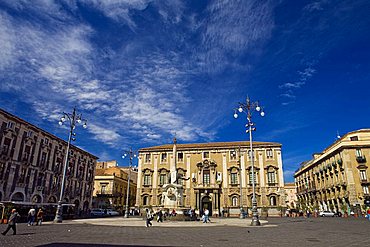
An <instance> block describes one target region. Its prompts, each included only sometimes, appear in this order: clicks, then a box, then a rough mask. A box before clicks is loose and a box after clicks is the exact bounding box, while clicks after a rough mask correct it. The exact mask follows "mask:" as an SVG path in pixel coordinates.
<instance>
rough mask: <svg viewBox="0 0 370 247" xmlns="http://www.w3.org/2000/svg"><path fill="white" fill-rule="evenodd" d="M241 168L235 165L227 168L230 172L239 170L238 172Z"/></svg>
mask: <svg viewBox="0 0 370 247" xmlns="http://www.w3.org/2000/svg"><path fill="white" fill-rule="evenodd" d="M239 169H240V168H239V166H235V165H233V166H230V167H229V168H227V170H228V171H232V170H237V171H239Z"/></svg>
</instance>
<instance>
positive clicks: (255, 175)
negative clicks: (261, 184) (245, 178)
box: [249, 172, 258, 184]
mask: <svg viewBox="0 0 370 247" xmlns="http://www.w3.org/2000/svg"><path fill="white" fill-rule="evenodd" d="M257 182H258V181H257V172H254V183H255V184H256V183H257ZM252 183H253V173H252V172H249V184H252Z"/></svg>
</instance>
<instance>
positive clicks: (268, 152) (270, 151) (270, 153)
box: [266, 149, 273, 159]
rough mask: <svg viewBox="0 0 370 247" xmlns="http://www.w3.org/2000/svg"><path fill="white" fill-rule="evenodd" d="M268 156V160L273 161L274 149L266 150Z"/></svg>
mask: <svg viewBox="0 0 370 247" xmlns="http://www.w3.org/2000/svg"><path fill="white" fill-rule="evenodd" d="M266 156H267V158H268V159H272V157H273V156H272V149H267V150H266Z"/></svg>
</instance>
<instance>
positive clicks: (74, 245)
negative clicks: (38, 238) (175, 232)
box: [37, 243, 171, 247]
mask: <svg viewBox="0 0 370 247" xmlns="http://www.w3.org/2000/svg"><path fill="white" fill-rule="evenodd" d="M37 246H38V247H62V246H63V247H65V246H68V247H84V246H92V247H97V246H103V247H117V246H123V247H141V246H142V247H145V246H146V247H148V246H153V245H118V244H90V243H89V244H87V243H86V244H81V243H50V244H43V245H37ZM155 246H156V247H171V245H155Z"/></svg>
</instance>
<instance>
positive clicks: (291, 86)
mask: <svg viewBox="0 0 370 247" xmlns="http://www.w3.org/2000/svg"><path fill="white" fill-rule="evenodd" d="M315 73H316V69H314V68H312V65H309V66H307V67H306V68H304V69H303V70H302V71H298V76H299V78H298V80H297V81H294V82H286V83H283V84H280V85H279V89H282V90H286V91H285V92H284V93H282V94H280V97H282V98H285V99H287V98H288V99H290V100H291V101H288V102H286V101H285V102H282V105H283V106H286V105H290V104H292V103H294V99H295V98H296V96H295V95H294V90H297V89H300V88H301V87H303V86H304V85H305V84H306V82H307V81H308V80H309V79H310V78H311V77H312V76H313V75H314V74H315Z"/></svg>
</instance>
